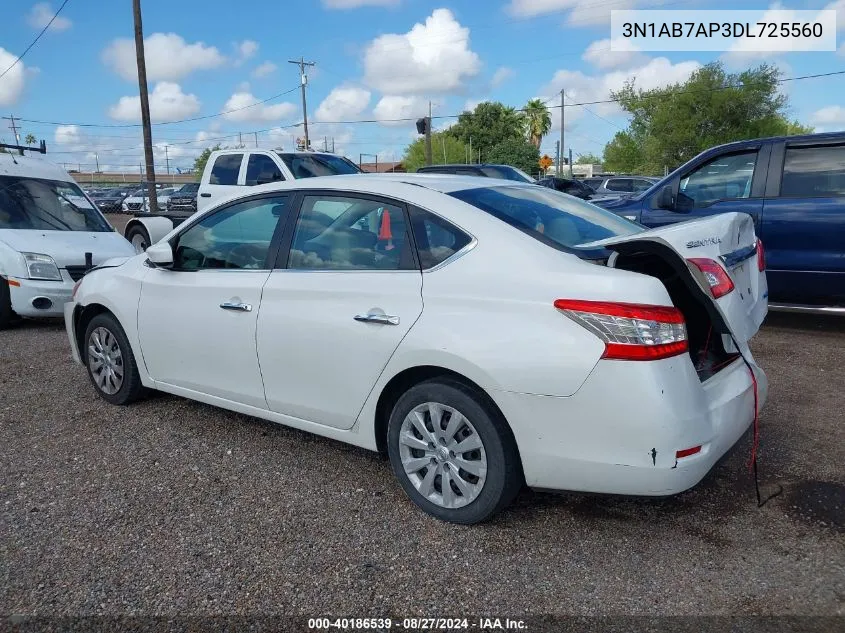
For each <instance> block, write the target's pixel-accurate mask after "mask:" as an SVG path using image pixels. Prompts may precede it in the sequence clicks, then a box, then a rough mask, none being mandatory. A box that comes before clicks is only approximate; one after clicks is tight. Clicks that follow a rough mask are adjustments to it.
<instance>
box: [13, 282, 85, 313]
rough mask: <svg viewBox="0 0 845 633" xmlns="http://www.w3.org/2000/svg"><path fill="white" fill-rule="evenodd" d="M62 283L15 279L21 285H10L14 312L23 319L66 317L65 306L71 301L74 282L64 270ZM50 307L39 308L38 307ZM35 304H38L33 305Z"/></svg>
mask: <svg viewBox="0 0 845 633" xmlns="http://www.w3.org/2000/svg"><path fill="white" fill-rule="evenodd" d="M61 272H62V277H63V280H62V281H38V280H33V279H18V278H13V279H12V281H14V282H16V283H17V284H20V285H12V284H10V285H9V294H10V295H11V298H12V310H14V311H15V313H16V314H17V315H18V316H22V317H45V318H57V317H61V316H62V315H64V309H63V308H64V304H65V302H66V301H70V298H71V294H72V293H73V284H74V282H73V280H72V279H70V277H69V276H68V275H67V272H66V271H64V270H62V271H61ZM43 300H46V301H48V302H49V307H41V308H38V307H36V305H46V304H45V301H43ZM33 302H36V303H35V304H33Z"/></svg>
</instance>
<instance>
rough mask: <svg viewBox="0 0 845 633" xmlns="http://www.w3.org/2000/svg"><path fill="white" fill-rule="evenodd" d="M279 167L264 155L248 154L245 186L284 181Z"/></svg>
mask: <svg viewBox="0 0 845 633" xmlns="http://www.w3.org/2000/svg"><path fill="white" fill-rule="evenodd" d="M284 179H285V177H284V176H282V172H281V170H280V169H279V166H278V165H276V163H275V162H273V159H272V158H270V157H269V156H265V155H264V154H250V156H249V160H248V161H247V164H246V184H247V186H250V187H252V186H254V185H263V184H266V183H268V182H276V181H278V180H284Z"/></svg>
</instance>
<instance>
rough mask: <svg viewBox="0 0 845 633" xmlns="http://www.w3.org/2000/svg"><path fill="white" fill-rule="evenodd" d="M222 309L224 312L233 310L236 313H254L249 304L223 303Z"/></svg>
mask: <svg viewBox="0 0 845 633" xmlns="http://www.w3.org/2000/svg"><path fill="white" fill-rule="evenodd" d="M220 307H221V308H223V309H224V310H233V311H235V312H252V306H251V305H250V304H248V303H231V302H229V301H227V302H225V303H221V304H220Z"/></svg>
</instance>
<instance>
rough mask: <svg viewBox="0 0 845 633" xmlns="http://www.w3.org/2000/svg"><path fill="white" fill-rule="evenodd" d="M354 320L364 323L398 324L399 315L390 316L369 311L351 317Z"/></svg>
mask: <svg viewBox="0 0 845 633" xmlns="http://www.w3.org/2000/svg"><path fill="white" fill-rule="evenodd" d="M353 318H354V319H355V320H356V321H363V322H364V323H383V324H384V325H399V317H398V316H391V315H389V314H375V313H373V312H370V313H368V314H356V315H355V316H354V317H353Z"/></svg>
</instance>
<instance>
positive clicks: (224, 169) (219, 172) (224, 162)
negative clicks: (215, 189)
mask: <svg viewBox="0 0 845 633" xmlns="http://www.w3.org/2000/svg"><path fill="white" fill-rule="evenodd" d="M243 159H244V155H243V154H221V155H220V156H218V157H217V159H216V160H215V161H214V167H212V169H211V177H210V179H209V183H210V184H212V185H237V184H238V173H240V171H241V163H242V162H243Z"/></svg>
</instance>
